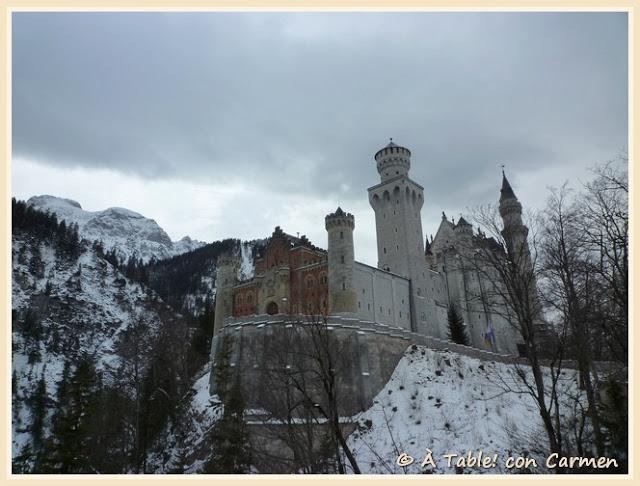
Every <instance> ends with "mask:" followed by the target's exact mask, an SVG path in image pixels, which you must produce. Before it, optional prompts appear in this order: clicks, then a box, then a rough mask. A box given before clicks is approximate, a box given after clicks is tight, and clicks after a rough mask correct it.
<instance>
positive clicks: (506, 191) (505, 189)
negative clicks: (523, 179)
mask: <svg viewBox="0 0 640 486" xmlns="http://www.w3.org/2000/svg"><path fill="white" fill-rule="evenodd" d="M507 199H515V200H516V201H517V200H518V198H517V197H516V194H515V193H514V192H513V189H512V188H511V184H509V181H508V180H507V176H506V175H504V170H503V171H502V189H500V202H502V201H505V200H507Z"/></svg>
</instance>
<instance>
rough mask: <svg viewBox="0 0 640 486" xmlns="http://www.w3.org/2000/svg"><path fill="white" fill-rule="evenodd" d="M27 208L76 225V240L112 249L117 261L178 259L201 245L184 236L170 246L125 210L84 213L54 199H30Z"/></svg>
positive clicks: (151, 225) (152, 226)
mask: <svg viewBox="0 0 640 486" xmlns="http://www.w3.org/2000/svg"><path fill="white" fill-rule="evenodd" d="M27 204H29V205H30V206H33V207H34V208H36V209H39V210H41V211H50V212H53V213H55V214H56V215H57V216H58V220H64V221H66V222H67V224H70V223H77V224H78V229H79V232H80V236H82V237H83V238H86V239H88V240H89V241H94V240H100V241H102V242H103V244H104V247H105V249H107V250H110V249H112V248H115V249H116V251H117V253H118V256H119V257H120V258H121V259H125V260H126V259H128V258H129V257H130V256H135V257H137V258H142V260H143V261H145V262H147V261H149V260H150V259H151V258H152V257H155V258H157V259H163V258H168V257H171V256H174V255H179V254H181V253H185V252H187V251H191V250H193V249H195V248H199V247H201V246H202V245H204V243H203V242H200V241H196V240H192V239H191V238H189V237H188V236H186V237H184V238H182V239H181V240H179V241H175V242H172V241H171V239H170V238H169V235H167V233H166V232H165V231H164V230H163V229H162V228H161V227H160V226H159V225H158V223H156V222H155V221H154V220H153V219H149V218H145V217H144V216H142V215H141V214H138V213H136V212H134V211H130V210H128V209H125V208H108V209H105V210H104V211H85V210H84V209H82V207H81V206H80V204H78V203H77V202H76V201H72V200H71V199H63V198H59V197H55V196H34V197H32V198H30V199H29V200H28V201H27Z"/></svg>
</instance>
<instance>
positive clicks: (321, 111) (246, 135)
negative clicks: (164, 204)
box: [13, 13, 628, 221]
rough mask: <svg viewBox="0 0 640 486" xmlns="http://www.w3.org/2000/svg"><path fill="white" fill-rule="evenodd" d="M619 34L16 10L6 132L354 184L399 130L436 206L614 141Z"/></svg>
mask: <svg viewBox="0 0 640 486" xmlns="http://www.w3.org/2000/svg"><path fill="white" fill-rule="evenodd" d="M627 54H628V53H627V16H626V14H624V13H340V14H338V13H14V14H13V150H14V156H16V157H21V158H25V159H31V160H36V161H38V162H40V163H42V164H48V165H52V166H57V167H83V168H89V169H92V168H109V169H111V170H114V171H117V172H121V173H123V174H128V175H131V176H138V177H143V178H148V179H153V180H184V181H198V182H200V183H201V182H203V181H204V182H206V181H210V182H211V183H215V182H218V183H220V182H222V183H224V182H228V183H230V184H231V183H239V182H243V183H245V184H248V185H257V186H260V187H262V188H264V189H267V190H270V191H287V192H289V193H291V194H305V195H315V197H317V198H319V199H320V198H326V199H331V200H336V201H340V202H341V203H343V204H349V202H352V203H354V204H355V203H356V202H357V201H361V200H362V199H363V198H366V193H365V192H364V190H365V188H366V187H368V186H370V185H373V184H375V183H376V182H377V181H378V178H377V173H376V172H375V164H374V162H373V154H374V153H375V151H376V150H378V149H379V148H380V147H381V146H382V145H384V144H385V143H386V141H387V140H388V137H390V136H393V137H394V139H395V140H396V141H397V142H398V143H401V144H404V145H406V146H408V147H409V148H410V149H411V150H412V152H413V154H414V157H413V166H412V172H411V174H412V177H413V178H414V179H415V180H416V181H417V182H419V183H421V184H422V185H423V186H424V187H425V193H426V201H427V206H426V207H425V211H426V213H425V214H427V218H429V219H431V218H435V215H436V214H437V215H439V214H440V211H441V210H442V209H450V210H451V211H454V212H455V211H460V210H462V208H464V207H465V206H469V205H473V204H475V203H477V202H487V201H493V200H495V198H496V194H497V187H498V185H499V166H500V164H503V163H504V164H506V165H507V168H508V171H509V173H510V174H512V178H513V179H514V180H515V181H516V184H515V185H516V186H518V182H522V184H521V187H522V189H521V193H522V194H523V195H524V196H525V198H526V197H527V196H529V197H530V198H531V199H532V200H535V198H536V195H537V194H538V193H539V190H540V188H539V187H536V188H530V187H527V186H526V184H525V182H526V181H525V179H526V177H527V175H528V174H532V173H534V172H535V173H538V174H539V173H544V172H545V171H548V173H549V179H548V181H547V183H548V184H553V183H556V184H560V183H562V182H563V181H562V180H556V179H558V178H571V177H574V176H575V175H577V174H578V175H579V174H583V173H584V171H585V168H586V167H588V166H590V165H593V164H594V163H596V162H599V161H601V160H604V159H607V158H610V157H612V156H613V155H615V153H617V152H618V151H619V150H621V149H625V148H626V143H627V103H628V100H627ZM543 179H544V178H543ZM545 180H546V179H545ZM430 203H431V205H430ZM434 221H435V219H434Z"/></svg>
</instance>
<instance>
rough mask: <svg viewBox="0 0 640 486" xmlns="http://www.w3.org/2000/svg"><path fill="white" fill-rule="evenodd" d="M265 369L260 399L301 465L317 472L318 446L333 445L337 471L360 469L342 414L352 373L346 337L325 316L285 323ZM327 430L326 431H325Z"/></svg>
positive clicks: (331, 447)
mask: <svg viewBox="0 0 640 486" xmlns="http://www.w3.org/2000/svg"><path fill="white" fill-rule="evenodd" d="M275 332H276V334H277V335H276V336H275V337H274V339H273V340H272V341H271V342H270V345H269V348H270V349H269V351H268V354H267V357H266V364H265V366H264V368H263V376H264V379H263V384H262V387H263V392H262V398H261V401H262V402H263V403H264V404H265V405H266V406H268V408H269V409H270V410H269V412H270V418H271V419H276V421H277V423H278V424H279V425H280V426H281V430H282V431H283V433H281V434H280V437H281V438H282V439H283V440H284V441H285V443H286V444H287V445H288V446H289V447H290V448H291V449H292V451H293V453H294V456H295V459H296V462H297V463H298V464H304V466H303V468H302V469H303V470H306V471H308V472H316V471H315V470H316V469H317V468H318V467H323V466H322V464H319V463H317V459H315V460H312V458H313V457H314V455H317V452H318V447H319V446H320V447H321V448H322V446H327V445H328V446H329V449H332V453H331V455H333V456H334V457H335V461H336V468H337V471H338V472H339V473H341V474H344V473H345V472H346V464H345V462H344V459H343V456H344V458H346V462H347V463H348V465H349V467H350V468H351V470H352V471H353V472H354V473H356V474H359V473H360V468H359V466H358V463H357V461H356V458H355V456H354V454H353V453H352V451H351V449H350V448H349V446H348V444H347V441H346V435H345V431H344V425H343V424H342V418H343V417H344V416H345V414H346V413H347V410H348V409H349V406H348V404H347V402H348V401H349V400H350V399H351V398H352V397H350V396H348V394H347V388H346V383H347V382H348V380H347V377H348V374H349V373H350V372H351V368H350V364H349V359H350V353H349V352H348V349H349V348H350V347H349V344H350V343H349V340H348V338H344V339H339V338H338V337H337V336H336V335H335V333H334V330H333V329H332V328H331V326H330V325H328V324H327V321H326V319H325V317H324V316H308V317H307V319H306V320H305V321H296V322H291V323H290V324H287V325H286V326H285V325H283V328H282V329H278V330H276V331H275ZM322 430H326V431H327V434H328V435H323V434H322V433H321V432H319V431H322Z"/></svg>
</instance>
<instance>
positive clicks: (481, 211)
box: [464, 206, 564, 454]
mask: <svg viewBox="0 0 640 486" xmlns="http://www.w3.org/2000/svg"><path fill="white" fill-rule="evenodd" d="M474 219H475V221H476V222H477V223H478V224H479V225H480V227H481V228H483V229H484V231H486V233H485V232H479V234H478V236H477V238H476V244H475V245H474V249H473V251H468V252H464V254H466V255H467V256H466V257H465V258H464V264H465V265H466V266H468V267H469V268H472V269H474V270H475V271H476V272H478V274H479V275H481V276H482V277H483V281H485V282H487V285H486V286H485V287H484V289H483V295H482V296H479V297H481V298H482V299H483V303H484V304H486V305H487V307H488V308H489V309H490V311H491V312H492V313H493V314H496V315H499V316H501V317H503V318H504V319H505V321H506V322H508V323H509V324H510V325H511V326H513V327H515V329H516V330H517V332H518V335H519V336H520V338H521V339H522V342H523V345H524V351H525V352H524V356H525V357H526V359H527V362H528V365H529V366H530V368H531V376H532V377H533V380H532V382H530V378H529V373H527V372H526V370H524V369H522V368H520V369H519V370H518V376H519V377H520V379H521V381H522V384H523V385H524V386H525V388H526V390H527V392H528V393H529V394H530V395H531V396H532V397H533V399H534V400H535V402H536V404H537V407H538V410H539V413H540V417H541V419H542V422H543V424H544V428H545V431H546V434H547V439H548V441H549V449H550V450H551V452H556V453H558V454H562V426H561V416H560V410H559V400H558V394H557V385H558V380H559V377H560V374H561V369H562V366H563V358H564V349H563V348H564V347H563V341H562V340H561V339H554V340H553V341H550V339H549V338H550V336H551V333H550V332H549V330H548V329H547V326H546V325H545V322H544V319H543V312H542V303H541V299H540V295H539V290H538V280H539V262H538V253H537V250H538V235H537V231H535V229H536V227H535V226H534V231H529V230H528V229H527V228H526V227H525V226H522V228H524V230H523V232H521V233H520V234H514V233H512V232H510V231H507V230H505V229H504V228H503V226H502V224H501V222H500V218H499V215H498V211H497V210H496V208H495V207H492V206H483V207H480V208H478V209H477V210H476V211H475V214H474ZM487 235H488V236H487ZM561 335H562V334H561ZM551 344H552V345H551ZM543 353H544V354H545V357H549V358H550V360H549V362H548V364H549V365H550V369H551V380H550V382H549V383H545V378H544V374H543V371H542V367H543V364H542V355H543Z"/></svg>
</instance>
